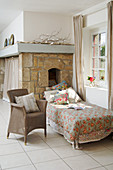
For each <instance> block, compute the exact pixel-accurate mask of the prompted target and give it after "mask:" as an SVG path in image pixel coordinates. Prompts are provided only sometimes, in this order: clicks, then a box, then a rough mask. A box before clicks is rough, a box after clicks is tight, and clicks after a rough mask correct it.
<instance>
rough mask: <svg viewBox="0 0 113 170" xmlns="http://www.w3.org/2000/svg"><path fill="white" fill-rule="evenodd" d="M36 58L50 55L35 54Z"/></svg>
mask: <svg viewBox="0 0 113 170" xmlns="http://www.w3.org/2000/svg"><path fill="white" fill-rule="evenodd" d="M34 57H48V54H45V53H41V54H34Z"/></svg>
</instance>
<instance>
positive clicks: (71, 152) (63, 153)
mask: <svg viewBox="0 0 113 170" xmlns="http://www.w3.org/2000/svg"><path fill="white" fill-rule="evenodd" d="M53 150H54V151H55V152H56V153H57V154H58V155H59V156H60V157H61V158H67V157H70V156H78V155H81V154H85V153H84V152H83V151H82V150H75V149H73V148H72V146H71V145H70V146H59V147H55V148H53Z"/></svg>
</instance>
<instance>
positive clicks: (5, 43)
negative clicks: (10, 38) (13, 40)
mask: <svg viewBox="0 0 113 170" xmlns="http://www.w3.org/2000/svg"><path fill="white" fill-rule="evenodd" d="M6 46H7V38H6V39H5V42H4V47H6Z"/></svg>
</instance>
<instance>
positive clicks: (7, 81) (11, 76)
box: [3, 57, 18, 101]
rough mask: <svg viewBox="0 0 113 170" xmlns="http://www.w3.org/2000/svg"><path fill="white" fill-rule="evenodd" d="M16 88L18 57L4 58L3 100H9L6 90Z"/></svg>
mask: <svg viewBox="0 0 113 170" xmlns="http://www.w3.org/2000/svg"><path fill="white" fill-rule="evenodd" d="M17 88H18V58H17V57H15V58H8V59H5V77H4V89H3V100H6V101H9V99H8V96H7V91H8V90H11V89H17Z"/></svg>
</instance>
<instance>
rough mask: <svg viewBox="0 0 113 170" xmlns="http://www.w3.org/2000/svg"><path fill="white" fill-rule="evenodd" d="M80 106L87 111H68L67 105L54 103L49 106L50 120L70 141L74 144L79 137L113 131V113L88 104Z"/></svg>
mask: <svg viewBox="0 0 113 170" xmlns="http://www.w3.org/2000/svg"><path fill="white" fill-rule="evenodd" d="M79 106H85V109H83V110H75V109H68V106H67V105H54V104H52V103H48V105H47V116H48V119H49V120H52V122H54V123H55V125H57V126H59V127H61V128H62V129H63V134H64V136H65V138H67V140H68V141H70V142H73V141H74V140H76V139H77V138H79V135H86V134H90V133H94V132H96V131H98V132H100V131H102V130H106V132H107V131H110V132H111V131H112V130H113V111H109V110H107V109H105V108H102V107H99V106H96V105H92V104H89V103H86V102H82V103H79Z"/></svg>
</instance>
